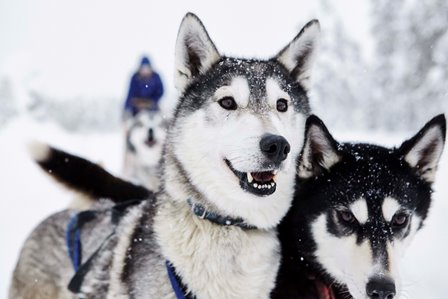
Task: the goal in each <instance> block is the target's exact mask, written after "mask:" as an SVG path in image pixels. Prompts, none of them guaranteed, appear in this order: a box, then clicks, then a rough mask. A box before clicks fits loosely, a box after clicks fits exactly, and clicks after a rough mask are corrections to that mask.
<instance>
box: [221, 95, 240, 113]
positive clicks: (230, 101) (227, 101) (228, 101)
mask: <svg viewBox="0 0 448 299" xmlns="http://www.w3.org/2000/svg"><path fill="white" fill-rule="evenodd" d="M218 103H219V105H220V106H221V107H222V108H224V109H226V110H236V109H237V108H238V105H237V104H236V102H235V99H234V98H232V97H224V98H222V99H220V100H219V101H218Z"/></svg>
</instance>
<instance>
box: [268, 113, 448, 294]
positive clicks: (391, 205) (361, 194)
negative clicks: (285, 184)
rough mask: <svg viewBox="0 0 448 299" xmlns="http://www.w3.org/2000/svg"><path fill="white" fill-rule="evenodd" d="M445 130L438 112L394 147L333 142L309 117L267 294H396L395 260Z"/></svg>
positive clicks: (427, 186)
mask: <svg viewBox="0 0 448 299" xmlns="http://www.w3.org/2000/svg"><path fill="white" fill-rule="evenodd" d="M445 131H446V121H445V117H444V116H443V115H439V116H437V117H435V118H434V119H432V120H431V121H429V122H428V123H427V124H426V125H425V126H424V127H423V128H422V129H421V130H420V131H419V132H418V133H417V134H416V135H415V136H414V137H412V138H411V139H409V140H407V141H405V142H404V143H403V144H402V145H401V146H400V147H399V148H394V149H390V148H384V147H380V146H375V145H370V144H351V143H342V144H341V143H338V142H337V141H335V140H334V139H333V137H332V136H331V135H330V133H329V132H328V130H327V129H326V127H325V126H324V124H323V123H322V122H321V121H320V120H319V119H318V118H317V117H314V116H311V117H310V118H309V120H308V121H307V127H306V139H305V145H304V149H303V153H302V155H301V158H300V161H299V162H300V163H299V165H300V166H299V170H298V179H297V189H296V193H295V196H294V202H293V206H292V208H291V210H290V212H289V213H288V214H287V216H286V217H285V219H284V220H283V221H282V223H281V225H280V227H279V236H280V240H281V244H282V256H283V260H282V264H281V267H280V271H279V276H278V281H277V286H276V289H275V291H274V293H273V294H274V296H273V298H290V299H295V298H297V299H298V298H325V299H330V298H352V297H353V298H356V299H366V298H372V299H373V298H375V299H392V298H398V297H401V294H402V292H401V291H402V286H401V281H400V277H399V260H400V257H401V256H402V255H403V253H404V251H405V249H406V248H407V247H408V246H409V244H410V242H411V240H412V238H413V237H414V235H415V233H416V232H417V231H418V230H419V229H420V228H421V227H422V225H423V222H424V220H425V218H426V217H427V214H428V209H429V207H430V204H431V193H432V190H431V184H432V183H433V181H434V178H435V174H436V169H437V164H438V162H439V159H440V156H441V154H442V150H443V147H444V141H445Z"/></svg>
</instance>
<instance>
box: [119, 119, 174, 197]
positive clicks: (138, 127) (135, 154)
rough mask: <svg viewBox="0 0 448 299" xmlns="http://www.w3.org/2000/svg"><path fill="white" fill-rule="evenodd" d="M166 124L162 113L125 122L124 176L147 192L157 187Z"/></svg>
mask: <svg viewBox="0 0 448 299" xmlns="http://www.w3.org/2000/svg"><path fill="white" fill-rule="evenodd" d="M167 126H168V124H167V121H166V120H165V119H164V117H163V115H162V113H161V112H159V111H157V112H154V111H141V112H139V113H138V114H137V115H136V116H135V117H132V118H130V119H128V120H126V122H125V127H126V128H125V130H126V147H125V154H124V156H125V158H124V165H123V176H124V177H125V178H126V179H129V180H131V181H133V182H135V183H138V184H142V185H144V186H145V187H147V188H148V189H150V190H157V189H158V187H159V183H160V167H159V162H160V158H161V155H162V148H163V143H164V142H165V137H166V130H167Z"/></svg>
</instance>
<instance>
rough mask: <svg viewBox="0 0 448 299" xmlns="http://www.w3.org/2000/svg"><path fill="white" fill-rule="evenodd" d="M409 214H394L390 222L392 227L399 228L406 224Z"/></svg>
mask: <svg viewBox="0 0 448 299" xmlns="http://www.w3.org/2000/svg"><path fill="white" fill-rule="evenodd" d="M408 219H409V216H408V215H407V214H404V213H399V214H395V215H394V217H393V218H392V221H391V224H392V226H393V227H396V228H399V227H403V226H406V224H407V223H408Z"/></svg>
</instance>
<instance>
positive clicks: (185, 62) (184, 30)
mask: <svg viewBox="0 0 448 299" xmlns="http://www.w3.org/2000/svg"><path fill="white" fill-rule="evenodd" d="M220 57H221V56H220V55H219V53H218V50H217V49H216V47H215V45H214V44H213V42H212V40H211V39H210V37H209V36H208V33H207V31H206V30H205V27H204V25H203V24H202V22H201V20H199V18H198V17H197V16H196V15H194V14H192V13H187V14H186V15H185V17H184V18H183V20H182V23H181V24H180V28H179V32H178V34H177V40H176V49H175V74H174V83H175V86H176V88H177V89H178V90H179V91H180V92H182V91H183V90H184V89H185V87H186V86H187V85H188V84H189V83H190V82H191V80H192V79H193V78H195V77H196V76H198V75H199V74H203V73H205V72H206V71H207V70H208V69H209V68H210V67H211V66H212V65H213V64H214V63H216V62H217V61H218V60H219V59H220Z"/></svg>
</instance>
